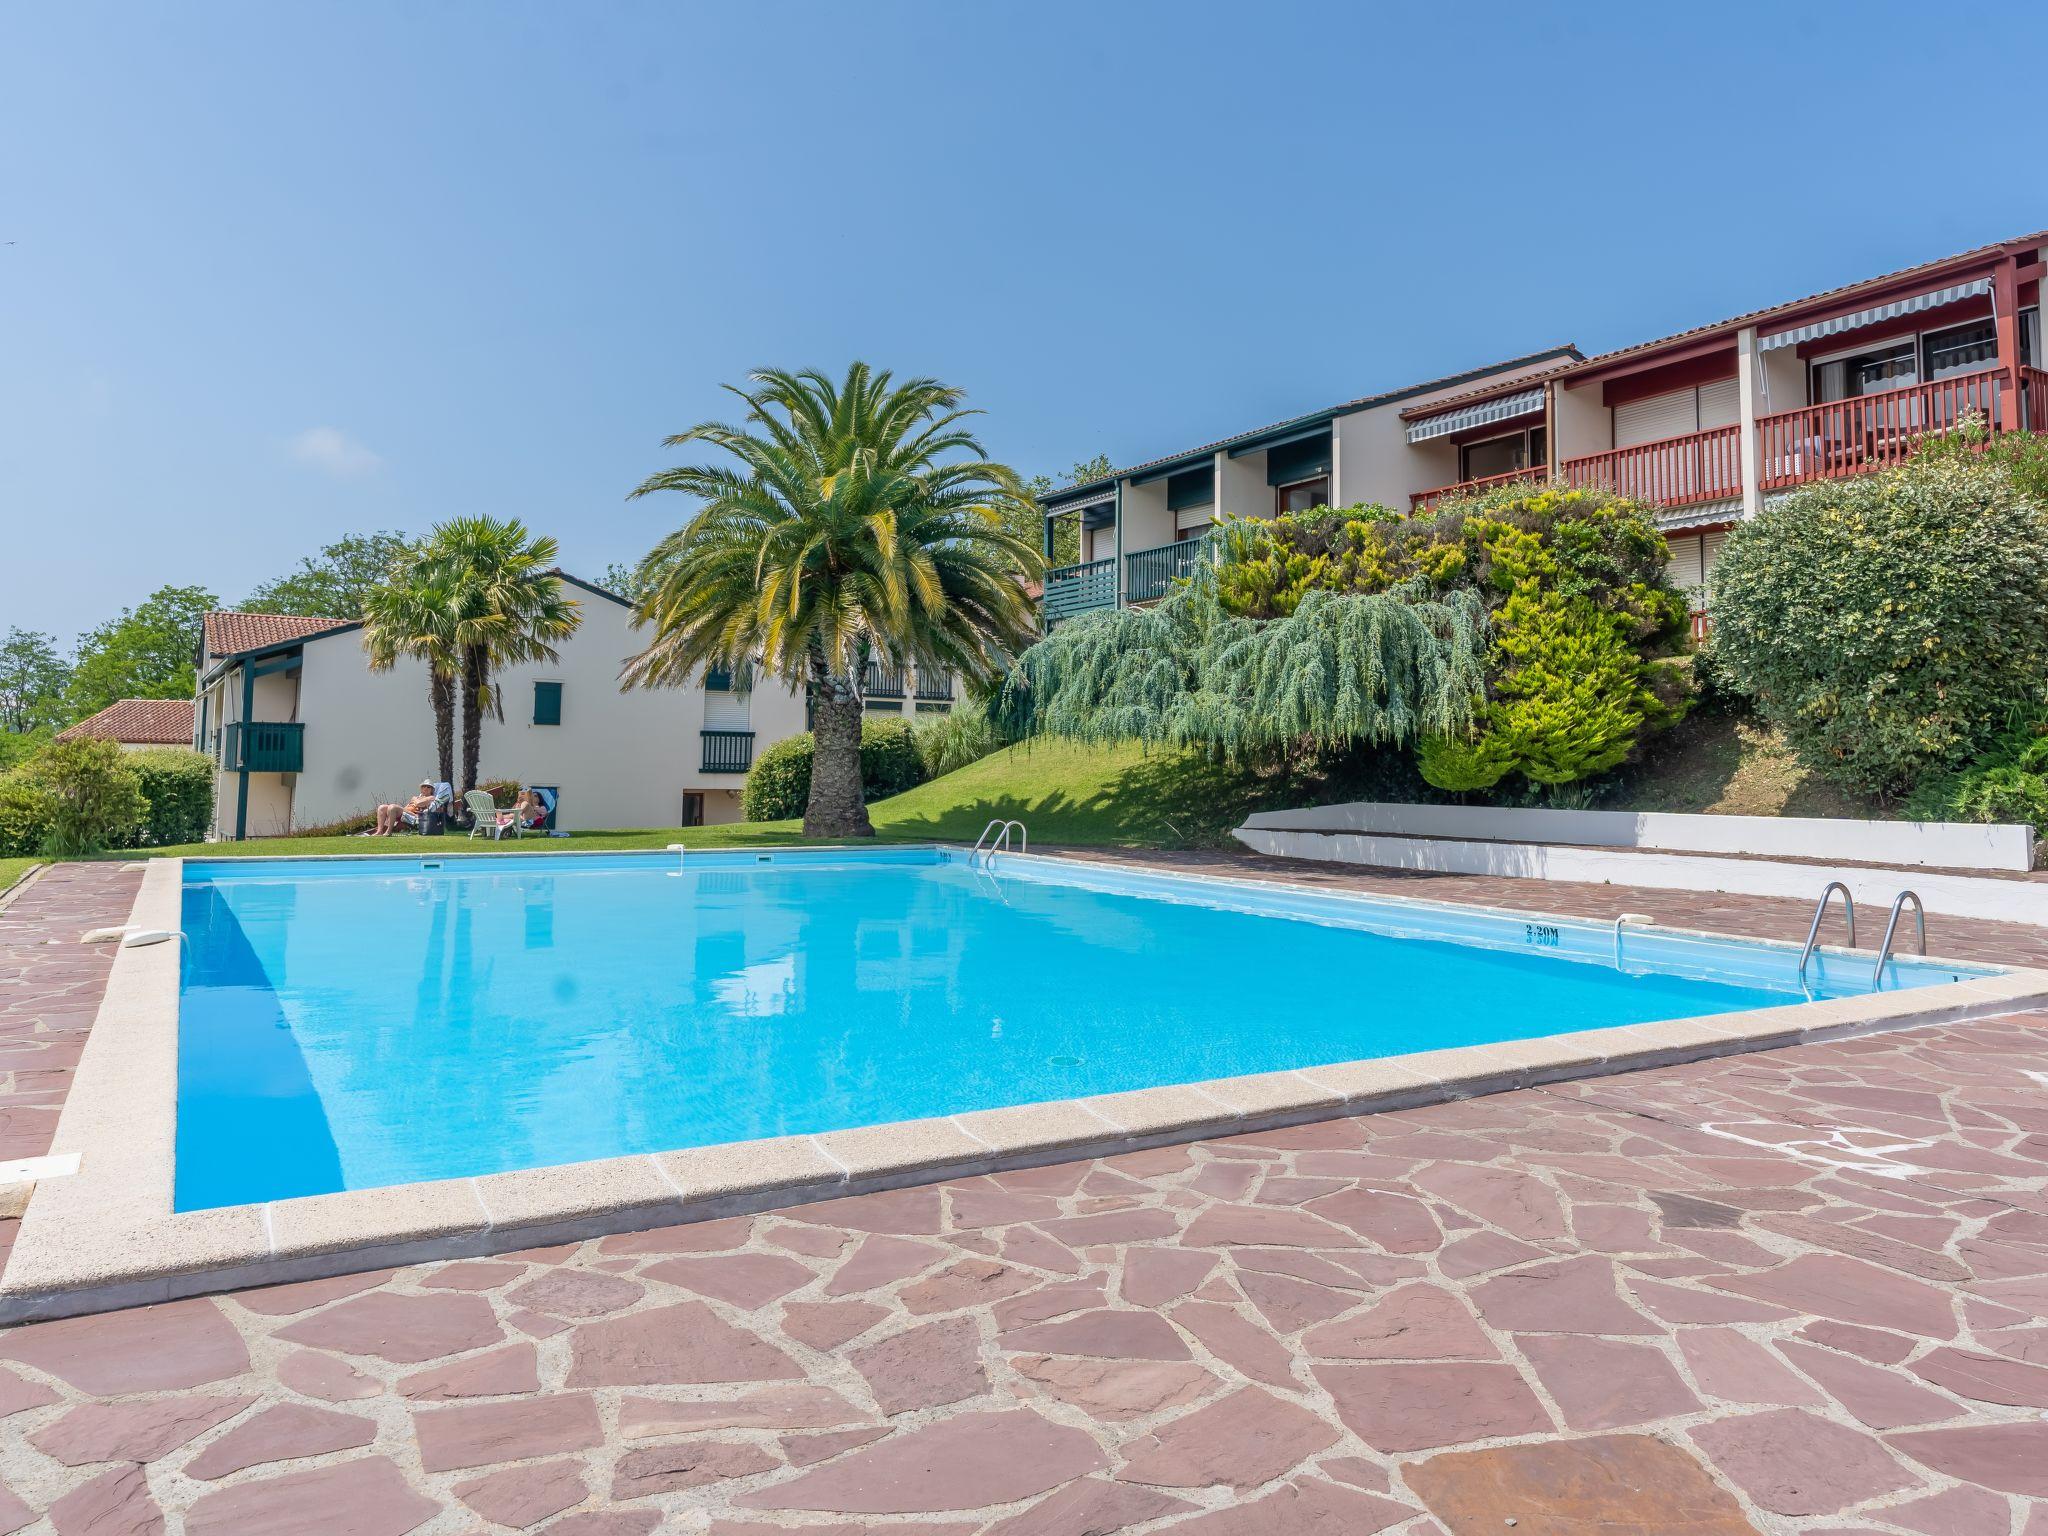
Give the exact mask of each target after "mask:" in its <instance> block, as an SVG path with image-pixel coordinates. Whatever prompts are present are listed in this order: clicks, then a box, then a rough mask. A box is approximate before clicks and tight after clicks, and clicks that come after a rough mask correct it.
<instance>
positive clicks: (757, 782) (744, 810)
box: [740, 720, 925, 821]
mask: <svg viewBox="0 0 2048 1536" xmlns="http://www.w3.org/2000/svg"><path fill="white" fill-rule="evenodd" d="M812 750H813V747H812V741H811V733H810V732H809V731H806V732H804V733H803V735H801V736H791V737H788V738H787V739H785V740H783V741H778V742H777V743H775V745H774V746H772V747H770V748H769V749H768V750H767V751H765V752H763V753H762V754H761V755H760V756H759V757H757V758H755V759H754V767H753V770H752V771H751V772H750V773H748V775H747V787H746V789H745V790H744V791H743V792H742V794H741V798H740V807H741V814H742V815H744V816H745V817H746V819H747V820H748V821H792V820H794V819H796V818H797V817H799V816H801V815H803V813H804V806H805V804H806V803H807V802H808V801H809V800H810V798H811V753H812ZM924 781H925V770H924V761H923V759H922V758H921V757H920V756H919V755H918V749H917V733H916V731H915V730H914V729H913V728H912V727H911V724H910V722H909V721H907V720H863V721H862V722H861V727H860V786H861V798H862V799H864V800H867V801H869V802H870V803H872V802H874V801H876V800H886V799H888V798H889V797H890V796H891V795H900V794H902V793H903V792H904V791H905V790H907V789H915V788H917V786H918V785H920V784H922V783H923V782H924Z"/></svg>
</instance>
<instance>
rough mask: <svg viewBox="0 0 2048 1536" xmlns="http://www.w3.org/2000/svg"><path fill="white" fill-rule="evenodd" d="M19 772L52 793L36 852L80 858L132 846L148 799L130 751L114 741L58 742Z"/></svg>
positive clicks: (48, 792) (46, 792)
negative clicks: (45, 828) (41, 837)
mask: <svg viewBox="0 0 2048 1536" xmlns="http://www.w3.org/2000/svg"><path fill="white" fill-rule="evenodd" d="M17 772H18V773H19V774H20V775H22V776H24V777H26V778H27V779H29V780H30V782H31V783H33V784H35V785H37V786H39V787H40V788H41V789H42V790H43V792H44V793H45V794H46V795H47V796H48V803H49V826H48V828H47V830H46V831H45V833H44V837H43V845H42V847H41V848H40V849H38V850H37V851H38V852H40V853H45V854H48V855H50V856H51V857H53V858H76V857H77V856H79V855H80V854H87V853H99V852H101V851H103V850H105V849H108V848H131V847H133V846H134V845H135V840H136V838H138V837H139V836H140V835H141V833H142V825H143V818H144V817H145V816H146V815H147V813H148V811H149V804H148V802H147V801H145V800H144V799H143V798H142V780H141V778H140V776H139V775H138V774H137V773H136V772H135V770H134V769H133V768H131V767H129V766H128V763H127V754H126V753H125V752H123V751H122V750H121V748H120V747H119V746H118V745H117V744H116V743H114V742H111V741H99V740H94V739H90V738H88V739H83V740H78V741H54V742H52V743H50V745H49V746H48V747H47V748H46V749H45V750H43V751H42V752H39V753H37V754H36V756H35V757H34V758H32V759H31V760H30V761H29V762H27V763H25V764H24V765H23V766H22V767H21V768H20V769H18V770H17Z"/></svg>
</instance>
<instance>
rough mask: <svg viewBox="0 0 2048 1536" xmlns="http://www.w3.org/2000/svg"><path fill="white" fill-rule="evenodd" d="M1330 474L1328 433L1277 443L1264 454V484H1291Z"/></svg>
mask: <svg viewBox="0 0 2048 1536" xmlns="http://www.w3.org/2000/svg"><path fill="white" fill-rule="evenodd" d="M1329 472H1330V434H1329V433H1327V432H1324V433H1321V434H1320V435H1318V436H1316V437H1311V438H1307V439H1304V440H1303V441H1301V442H1298V443H1279V444H1276V445H1275V446H1274V447H1273V448H1272V449H1271V450H1269V451H1268V452H1267V454H1266V484H1268V485H1293V484H1294V483H1295V482H1296V481H1299V480H1313V479H1315V477H1316V476H1317V475H1327V474H1328V473H1329Z"/></svg>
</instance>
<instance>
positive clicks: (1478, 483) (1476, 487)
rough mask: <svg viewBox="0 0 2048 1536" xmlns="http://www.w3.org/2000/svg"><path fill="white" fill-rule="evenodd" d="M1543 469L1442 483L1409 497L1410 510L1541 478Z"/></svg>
mask: <svg viewBox="0 0 2048 1536" xmlns="http://www.w3.org/2000/svg"><path fill="white" fill-rule="evenodd" d="M1543 475H1544V471H1543V470H1541V469H1511V470H1509V471H1508V472H1507V473H1506V474H1504V475H1482V476H1481V477H1480V478H1479V479H1477V480H1460V481H1458V482H1456V483H1455V484H1453V485H1440V486H1438V487H1437V488H1436V489H1435V490H1433V491H1417V492H1416V493H1415V494H1414V495H1413V496H1410V497H1409V498H1408V511H1409V514H1410V515H1411V516H1412V515H1414V514H1415V513H1417V512H1428V511H1432V510H1434V509H1435V507H1436V504H1437V503H1438V502H1440V501H1448V500H1449V499H1450V498H1451V497H1453V496H1470V495H1472V494H1473V493H1474V492H1477V491H1485V490H1491V489H1492V488H1493V487H1494V486H1496V485H1512V484H1513V483H1514V482H1515V481H1517V480H1541V479H1542V478H1543Z"/></svg>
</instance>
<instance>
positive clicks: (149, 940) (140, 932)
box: [121, 928, 184, 949]
mask: <svg viewBox="0 0 2048 1536" xmlns="http://www.w3.org/2000/svg"><path fill="white" fill-rule="evenodd" d="M183 937H184V935H183V934H182V933H179V932H178V931H177V930H176V929H173V928H138V929H136V930H135V931H134V932H133V933H131V934H128V935H127V936H126V937H124V938H123V939H122V940H121V947H122V948H123V949H141V948H143V947H144V946H145V945H149V944H164V943H168V942H169V941H170V940H172V939H182V938H183Z"/></svg>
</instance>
